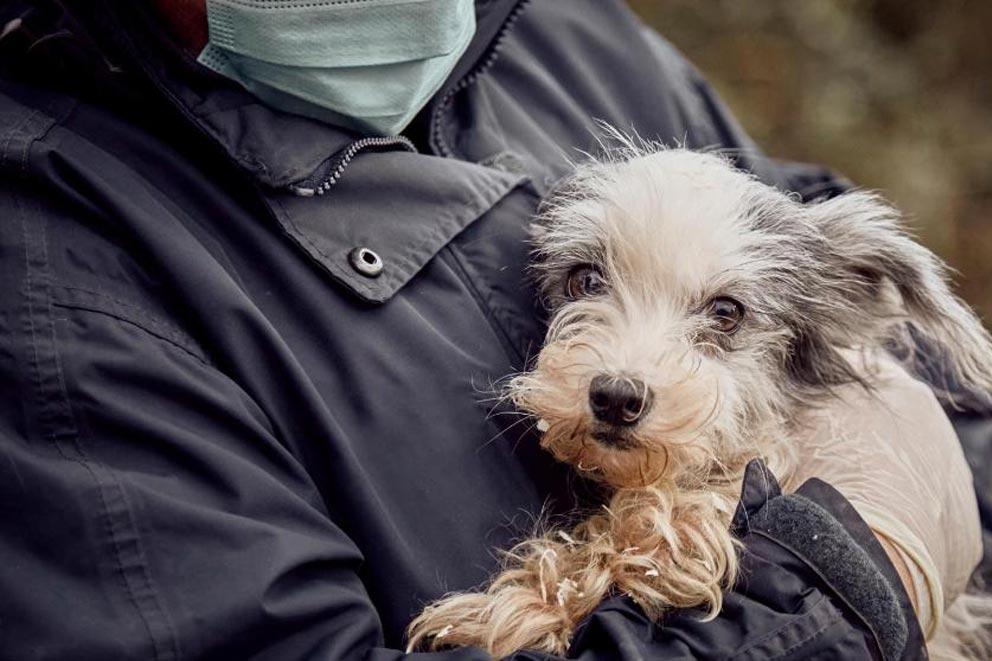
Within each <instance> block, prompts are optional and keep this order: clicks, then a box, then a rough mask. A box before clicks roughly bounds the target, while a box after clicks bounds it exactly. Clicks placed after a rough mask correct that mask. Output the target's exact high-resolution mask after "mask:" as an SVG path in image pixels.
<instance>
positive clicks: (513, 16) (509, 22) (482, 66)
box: [429, 0, 530, 158]
mask: <svg viewBox="0 0 992 661" xmlns="http://www.w3.org/2000/svg"><path fill="white" fill-rule="evenodd" d="M529 3H530V0H519V2H518V3H517V4H516V6H515V7H514V8H513V9H512V10H510V13H509V14H507V16H506V19H504V21H503V25H502V26H500V28H499V31H498V32H497V33H496V36H494V37H493V40H492V42H490V44H489V51H488V52H487V53H486V56H485V58H484V59H483V60H482V61H481V62H480V63H479V64H478V65H477V66H476V67H475V68H474V69H472V70H471V71H470V72H469V73H468V74H466V75H465V76H464V77H463V78H462V79H461V80H459V81H458V82H457V83H456V84H455V85H453V86H452V87H450V88H449V89H448V91H447V92H445V94H444V96H443V97H441V101H440V102H439V103H438V104H437V105H435V106H434V109H433V110H432V111H431V121H430V127H431V128H430V139H429V142H430V145H431V147H432V148H433V149H434V152H435V153H436V154H437V155H438V156H443V157H445V158H450V157H451V156H454V151H453V150H452V149H451V148H450V147H449V146H448V143H447V142H445V140H444V138H443V137H442V134H441V120H442V118H443V116H444V112H445V111H446V110H447V109H448V106H450V105H451V102H452V100H453V99H454V98H455V95H456V94H458V93H459V92H461V91H462V90H463V89H465V88H466V87H468V86H469V85H471V84H472V83H474V82H475V81H476V80H477V79H478V78H479V76H481V75H482V74H483V73H485V71H486V69H488V68H489V67H491V66H492V65H493V63H494V62H495V61H496V59H497V58H498V57H499V50H500V47H501V46H502V45H503V40H504V39H505V37H506V35H507V33H508V32H509V31H510V28H512V27H513V24H514V23H516V22H517V19H518V18H519V17H520V14H521V13H522V12H523V10H524V9H525V8H526V7H527V5H528V4H529Z"/></svg>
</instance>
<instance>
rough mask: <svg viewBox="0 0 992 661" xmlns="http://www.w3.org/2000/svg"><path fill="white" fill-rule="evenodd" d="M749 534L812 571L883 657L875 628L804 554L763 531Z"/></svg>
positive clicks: (752, 530) (879, 639)
mask: <svg viewBox="0 0 992 661" xmlns="http://www.w3.org/2000/svg"><path fill="white" fill-rule="evenodd" d="M751 534H753V535H757V536H759V537H764V538H765V539H767V540H768V541H770V542H772V543H773V544H775V545H777V546H779V547H781V548H783V549H785V550H787V551H788V552H789V553H791V554H792V555H794V556H795V557H796V558H798V559H799V560H801V561H802V563H803V564H804V565H805V566H806V567H808V568H809V570H810V571H812V572H813V573H814V574H816V576H817V578H819V579H820V580H821V581H822V582H823V583H824V585H827V586H828V587H829V589H830V591H831V592H832V593H833V594H834V595H835V596H836V597H837V598H838V599H839V600H840V601H841V602H843V604H844V605H845V606H846V607H847V609H848V610H849V611H850V612H851V613H853V614H854V617H856V618H857V619H858V621H860V622H861V623H862V625H864V627H865V628H866V629H867V630H868V631H869V632H870V633H871V638H872V640H873V641H874V644H875V649H876V650H877V651H878V653H879V654H880V655H882V656H884V651H883V649H882V640H881V638H880V637H879V635H878V632H877V631H875V628H874V627H873V626H872V623H871V622H869V621H868V620H867V619H866V618H865V617H864V616H863V615H862V614H861V613H860V612H859V611H858V609H857V608H855V607H854V605H853V604H852V603H851V602H850V600H849V599H848V598H847V597H846V596H844V595H843V594H841V593H840V591H839V590H838V589H837V588H836V587H835V586H834V584H833V583H831V582H830V581H829V580H828V579H827V577H826V576H824V574H823V572H822V571H820V569H819V567H817V566H816V565H814V564H813V563H812V562H811V561H810V560H809V558H807V557H806V555H805V554H803V553H800V552H799V550H797V549H795V548H793V547H792V546H791V545H790V544H787V543H785V542H783V541H782V540H780V539H776V538H775V537H773V536H771V535H769V534H768V533H766V532H764V531H763V530H760V529H756V528H754V529H751Z"/></svg>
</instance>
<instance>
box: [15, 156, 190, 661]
mask: <svg viewBox="0 0 992 661" xmlns="http://www.w3.org/2000/svg"><path fill="white" fill-rule="evenodd" d="M29 144H30V143H29ZM25 164H26V161H22V167H23V166H24V165H25ZM14 199H15V204H16V205H17V210H18V212H19V213H18V215H19V216H20V222H21V231H22V238H23V240H24V265H25V276H24V278H25V280H24V290H23V293H24V296H25V312H26V317H27V318H26V331H27V334H28V337H27V341H28V344H29V346H30V349H31V358H30V359H29V363H30V365H31V369H32V372H33V379H32V380H33V382H34V386H35V387H34V391H35V393H34V394H35V398H36V404H37V406H38V411H39V425H40V431H41V433H42V434H43V436H45V437H47V438H49V440H50V441H51V442H52V445H53V446H54V448H55V450H56V451H57V452H58V454H59V455H60V456H61V457H62V458H63V459H65V460H67V461H71V462H73V463H77V464H79V465H80V466H81V467H82V468H83V469H84V470H85V471H86V472H87V473H88V474H89V475H90V477H91V478H92V480H93V483H94V485H95V486H96V491H97V493H98V494H99V502H100V510H101V518H102V519H103V520H104V522H105V525H104V526H103V528H104V529H105V531H106V533H105V534H106V535H107V537H108V539H109V541H110V542H111V544H112V545H113V549H114V561H115V563H116V567H117V574H118V576H119V578H120V580H121V584H122V588H123V591H124V594H125V597H126V598H127V600H128V602H129V603H130V604H131V605H132V607H133V608H134V610H135V612H136V613H137V615H138V619H139V620H140V621H141V623H142V625H143V628H144V630H145V633H146V634H147V635H148V638H149V642H150V644H151V649H152V652H153V654H154V658H156V659H176V658H179V657H180V654H179V643H178V638H177V636H176V634H175V630H174V628H173V625H172V623H171V621H170V620H169V618H168V616H167V614H166V612H165V610H164V608H163V607H162V605H161V603H160V599H159V596H158V593H157V592H156V590H155V587H154V584H153V583H152V580H151V576H150V574H149V572H148V567H147V561H146V560H145V557H144V551H143V550H142V548H141V543H140V536H139V534H138V531H137V529H136V527H135V526H134V523H133V520H131V519H130V512H131V506H130V503H129V501H128V499H127V497H126V494H125V493H124V490H123V487H122V485H121V483H120V481H119V480H118V479H117V478H116V476H114V474H113V471H112V470H111V469H109V468H107V467H106V466H104V465H103V464H101V463H100V462H98V461H94V460H93V459H91V458H90V457H89V456H88V455H87V454H86V452H85V450H84V449H83V447H82V443H81V439H80V434H79V426H78V423H77V420H76V415H75V413H74V411H73V407H72V404H71V400H70V397H69V394H68V387H67V385H66V380H65V373H64V370H63V368H62V361H61V357H60V354H59V350H58V346H57V337H56V328H55V315H54V311H53V307H54V306H55V303H54V302H53V300H52V295H51V284H50V282H49V274H48V273H47V268H48V241H47V237H46V222H45V221H44V220H42V222H41V223H40V227H39V228H38V230H37V235H36V236H32V233H31V232H29V228H28V222H27V217H26V216H25V214H24V213H23V205H24V203H25V201H24V199H23V197H22V196H19V195H17V194H16V192H15V193H14ZM46 317H47V318H46ZM37 322H47V323H45V324H44V325H45V326H47V328H42V325H41V324H39V323H37ZM43 359H44V361H45V362H47V363H49V364H48V365H45V366H44V368H47V370H49V371H50V372H51V374H50V375H49V377H48V379H46V378H45V377H43V375H42V372H43V371H45V369H44V368H43V365H42V362H43ZM49 379H50V380H51V381H52V382H51V383H46V380H49ZM46 386H49V387H47V388H46ZM46 391H49V392H50V394H52V395H53V396H52V397H51V398H50V399H48V398H46V397H45V396H44V394H43V393H45V392H46ZM46 400H47V401H46ZM49 405H50V406H54V407H55V408H56V409H58V412H57V413H54V412H53V414H54V415H55V419H54V420H53V419H51V416H50V415H49V413H48V410H49ZM59 423H61V425H60V424H59ZM63 441H68V442H69V443H70V444H71V447H72V448H73V453H72V455H75V456H72V455H70V454H68V453H67V452H66V447H64V446H63ZM108 478H109V479H108ZM114 490H116V492H117V494H118V497H119V498H120V500H121V502H122V503H123V510H124V511H125V512H126V513H127V514H128V516H127V517H126V519H117V520H116V521H115V517H114V516H113V513H112V511H111V508H110V505H109V502H108V495H109V494H110V492H111V491H114ZM127 528H130V530H131V533H132V537H133V539H134V540H135V541H134V545H135V547H136V549H135V551H136V553H137V562H135V563H133V565H132V568H133V571H131V572H129V571H128V567H126V566H125V563H124V559H123V557H122V556H123V551H122V548H121V539H120V533H121V532H122V531H123V530H124V529H127ZM134 572H138V574H139V576H138V577H134V575H133V574H134ZM135 578H140V580H141V581H142V582H143V583H144V588H145V590H146V591H147V597H148V599H150V601H151V603H150V604H149V605H148V606H143V605H142V604H141V602H140V601H139V597H138V595H137V594H136V590H135V587H136V586H135V585H133V582H134V580H135ZM153 619H155V620H158V621H159V622H161V625H162V627H163V628H164V629H165V632H164V633H165V635H167V636H168V637H169V638H170V639H171V643H172V644H171V647H172V649H171V650H169V649H168V648H167V642H166V641H165V640H162V639H161V638H162V637H161V636H159V635H156V633H155V630H154V627H153V626H152V620H153Z"/></svg>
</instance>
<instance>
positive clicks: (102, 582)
mask: <svg viewBox="0 0 992 661" xmlns="http://www.w3.org/2000/svg"><path fill="white" fill-rule="evenodd" d="M11 184H13V185H11ZM29 190H30V187H29V186H25V185H24V184H23V182H20V181H17V182H10V181H9V180H4V179H2V178H0V218H2V219H3V223H2V224H0V253H2V255H3V259H2V260H0V273H2V281H3V282H4V287H3V288H2V289H0V559H2V562H0V594H2V597H0V657H2V658H5V659H27V658H33V659H42V658H50V659H74V660H78V661H86V660H94V661H96V660H106V659H142V660H144V659H160V660H165V659H180V658H184V659H250V658H251V659H278V660H280V661H289V660H292V659H334V660H337V659H381V658H400V657H402V656H403V655H402V654H401V653H400V651H398V650H386V649H382V647H381V646H382V645H383V634H382V627H381V626H380V622H379V619H378V617H377V613H376V610H375V608H374V606H373V604H372V601H371V600H370V598H369V596H368V594H367V592H366V590H365V588H364V587H363V580H362V578H361V576H360V574H361V571H362V555H361V553H360V551H359V550H358V549H357V548H356V546H355V544H353V543H352V541H351V540H350V539H349V537H348V536H347V535H346V534H345V533H344V532H343V531H342V530H341V529H340V528H339V527H338V526H337V525H335V523H334V522H333V521H332V517H331V516H330V515H329V513H328V510H327V504H326V503H325V501H324V500H323V499H322V498H321V497H320V495H319V494H318V491H317V489H316V488H315V486H314V484H313V483H312V482H311V480H310V478H309V476H308V474H307V473H306V471H305V470H304V469H303V468H302V466H301V464H300V462H299V461H298V460H297V459H296V458H295V457H294V455H293V454H292V453H291V452H289V451H288V450H287V448H286V447H285V446H284V444H283V443H282V442H281V440H280V434H279V433H278V430H277V429H275V428H274V426H273V423H272V422H271V421H270V420H269V419H268V418H267V416H266V415H265V413H264V411H263V410H262V409H261V408H260V407H259V406H258V405H257V404H256V403H255V402H254V401H253V398H252V397H251V396H250V394H249V393H248V392H246V391H245V389H243V388H242V387H240V386H239V384H238V382H237V381H236V380H234V379H233V378H231V377H229V376H227V374H226V373H225V371H224V369H223V368H222V367H220V366H219V365H217V364H214V363H213V362H211V359H210V355H209V352H207V351H205V350H204V348H203V347H202V346H201V344H199V343H198V342H197V341H196V340H195V339H194V338H193V336H192V335H191V334H189V333H187V332H184V329H183V328H181V327H179V324H178V322H176V321H175V319H176V318H179V316H177V317H171V316H168V315H161V314H157V313H156V312H154V311H152V309H153V308H154V306H155V302H154V301H151V300H149V301H148V303H147V305H145V306H143V307H141V308H138V307H135V306H133V305H131V304H129V303H127V302H125V301H122V300H120V299H118V298H115V297H111V296H107V295H106V294H105V293H103V292H99V291H90V290H88V289H86V288H85V287H83V286H80V283H73V282H62V281H60V280H59V278H58V277H57V273H56V272H55V271H56V269H55V268H54V267H53V266H52V264H51V260H52V259H54V257H53V256H52V255H51V254H49V251H47V250H46V239H45V237H46V234H49V235H50V234H51V233H52V232H54V231H57V230H58V227H59V226H60V224H62V223H72V222H74V221H73V220H72V218H70V217H69V216H68V215H67V212H66V211H65V210H64V209H62V208H61V207H57V206H55V205H52V204H49V203H48V201H47V200H45V199H44V197H43V196H42V195H40V194H37V193H29V192H28V191H29ZM100 257H101V258H110V259H115V258H114V256H113V254H111V253H108V254H106V255H101V256H100ZM79 259H85V256H83V255H82V254H80V256H79ZM427 658H430V657H429V656H428V657H427ZM445 658H455V659H459V660H461V659H479V658H486V657H485V655H484V654H483V653H482V652H481V651H478V650H465V651H462V652H458V653H456V654H455V655H448V656H447V657H445Z"/></svg>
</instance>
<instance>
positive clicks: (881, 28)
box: [631, 0, 992, 324]
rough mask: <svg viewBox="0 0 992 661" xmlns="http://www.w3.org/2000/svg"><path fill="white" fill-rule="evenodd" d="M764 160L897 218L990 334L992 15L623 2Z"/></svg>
mask: <svg viewBox="0 0 992 661" xmlns="http://www.w3.org/2000/svg"><path fill="white" fill-rule="evenodd" d="M631 5H632V6H633V8H634V9H635V10H636V11H637V12H638V13H639V14H640V15H641V16H642V17H643V18H644V19H645V20H646V21H647V22H648V23H649V24H650V25H652V26H653V27H654V28H655V29H657V30H658V32H660V33H661V34H662V35H663V36H665V37H666V38H667V39H669V40H670V41H671V42H672V43H674V44H675V46H676V47H678V48H679V49H680V50H681V51H682V52H683V53H685V55H686V56H687V57H688V58H689V59H690V60H691V61H692V62H693V63H695V65H696V66H697V67H698V68H699V69H700V70H702V72H703V73H704V74H705V75H706V77H707V78H708V79H709V80H710V82H711V83H712V84H713V85H714V86H715V87H716V89H717V90H718V91H719V92H720V94H721V95H722V96H723V98H724V100H725V101H726V102H727V103H728V105H729V106H730V107H731V108H732V109H733V111H734V113H735V114H736V115H737V116H738V118H739V119H740V121H741V123H742V124H743V125H744V126H745V128H746V129H747V130H748V132H749V133H750V134H751V135H752V136H753V137H754V139H755V140H756V141H757V142H758V144H759V145H760V146H761V147H762V148H763V149H764V150H765V151H766V152H767V153H768V154H770V155H772V156H778V157H782V158H789V159H796V160H804V161H811V162H819V163H825V164H827V165H830V166H832V167H834V168H836V169H838V170H840V171H841V172H843V173H844V174H846V175H847V176H848V177H850V178H851V179H853V180H854V181H855V182H856V183H857V184H858V185H859V186H863V187H866V188H872V189H878V190H880V191H881V192H882V193H883V194H884V195H885V196H886V197H887V198H888V199H889V200H891V201H892V202H894V203H895V204H896V205H897V206H899V207H900V208H901V209H902V210H903V211H904V212H905V213H906V214H907V217H908V221H909V223H910V225H911V227H913V229H914V230H915V231H916V233H917V235H918V236H919V237H920V239H921V240H922V241H923V242H924V243H925V244H927V245H928V246H930V248H931V249H933V250H934V251H935V252H937V253H938V254H939V255H940V256H941V257H943V258H944V259H946V260H947V261H948V262H949V263H950V264H951V265H952V266H953V267H954V268H955V269H957V270H958V271H959V273H958V274H957V275H956V278H955V279H956V281H957V283H958V289H959V292H960V293H961V295H962V296H963V297H964V298H965V299H966V300H968V301H969V302H970V303H971V304H972V305H973V306H975V307H976V308H977V310H978V311H979V313H981V315H982V316H983V318H984V319H985V321H986V323H987V324H992V1H990V0H942V1H940V2H927V1H924V0H761V1H751V2H746V1H743V0H631Z"/></svg>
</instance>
